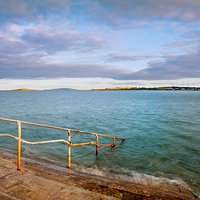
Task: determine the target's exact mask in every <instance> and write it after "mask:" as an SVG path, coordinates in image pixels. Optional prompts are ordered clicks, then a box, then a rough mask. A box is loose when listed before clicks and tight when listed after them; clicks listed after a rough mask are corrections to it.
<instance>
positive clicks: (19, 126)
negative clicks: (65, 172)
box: [0, 118, 125, 170]
mask: <svg viewBox="0 0 200 200" xmlns="http://www.w3.org/2000/svg"><path fill="white" fill-rule="evenodd" d="M0 120H2V121H7V122H12V123H16V124H17V133H18V137H16V136H14V135H12V134H9V133H4V134H0V137H11V138H13V139H15V140H17V141H18V142H17V170H20V169H21V166H20V163H21V143H26V144H32V145H34V144H48V143H57V142H62V143H65V144H67V145H68V165H67V167H68V168H70V167H71V147H77V146H84V145H94V146H95V147H96V155H98V149H99V148H104V147H115V146H116V140H121V141H122V142H123V141H124V140H125V139H124V138H120V137H116V136H111V135H106V134H101V133H94V132H86V131H81V130H75V129H70V128H64V127H59V126H52V125H46V124H38V123H33V122H25V121H20V120H14V119H8V118H0ZM22 124H26V125H31V126H38V127H44V128H50V129H56V130H62V131H67V133H68V138H67V140H64V139H57V140H48V141H38V142H30V141H27V140H24V139H22V136H21V133H22ZM77 133H80V134H90V135H94V136H95V141H94V142H82V143H77V144H73V143H72V142H71V136H75V135H76V134H77ZM99 137H105V138H110V139H112V143H111V144H102V145H99Z"/></svg>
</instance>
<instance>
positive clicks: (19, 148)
mask: <svg viewBox="0 0 200 200" xmlns="http://www.w3.org/2000/svg"><path fill="white" fill-rule="evenodd" d="M17 128H18V130H17V133H18V143H17V170H18V171H20V170H21V169H20V161H21V122H20V121H18V122H17Z"/></svg>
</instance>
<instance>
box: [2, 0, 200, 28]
mask: <svg viewBox="0 0 200 200" xmlns="http://www.w3.org/2000/svg"><path fill="white" fill-rule="evenodd" d="M0 5H1V6H0V13H1V16H2V17H3V19H4V20H6V19H7V20H11V21H18V20H19V21H21V20H23V21H29V20H35V19H38V18H41V17H46V16H48V15H57V14H59V15H64V16H65V17H66V18H67V17H69V15H70V11H71V10H74V12H76V17H82V16H87V19H90V20H94V21H96V20H97V21H99V22H100V23H104V24H107V25H112V26H116V27H117V26H121V27H122V26H126V25H127V23H128V24H130V23H134V24H138V25H140V24H143V23H144V21H145V20H152V21H154V20H181V21H187V22H193V21H199V19H200V12H199V10H200V2H199V1H198V0H190V1H188V0H166V1H160V0H142V1H138V0H137V1H132V0H123V1H120V0H117V1H116V0H105V1H86V0H81V1H73V0H59V1H57V0H42V1H37V0H6V1H5V0H0ZM77 8H79V10H78V12H77V10H76V9H77Z"/></svg>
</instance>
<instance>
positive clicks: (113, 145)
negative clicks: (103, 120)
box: [112, 137, 116, 147]
mask: <svg viewBox="0 0 200 200" xmlns="http://www.w3.org/2000/svg"><path fill="white" fill-rule="evenodd" d="M115 146H116V144H115V137H113V144H112V147H115Z"/></svg>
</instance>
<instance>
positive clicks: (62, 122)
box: [0, 90, 200, 194]
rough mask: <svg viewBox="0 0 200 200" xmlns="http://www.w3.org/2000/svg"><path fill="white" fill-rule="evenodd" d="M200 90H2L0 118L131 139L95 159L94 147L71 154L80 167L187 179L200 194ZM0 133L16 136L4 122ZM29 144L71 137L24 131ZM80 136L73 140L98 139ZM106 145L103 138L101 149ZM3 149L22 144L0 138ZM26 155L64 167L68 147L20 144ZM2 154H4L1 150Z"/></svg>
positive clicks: (48, 131) (32, 129) (30, 129)
mask: <svg viewBox="0 0 200 200" xmlns="http://www.w3.org/2000/svg"><path fill="white" fill-rule="evenodd" d="M199 105H200V92H191V91H73V90H52V91H35V92H10V91H9V92H8V91H4V92H3V91H1V92H0V116H1V117H6V118H13V119H20V120H24V121H31V122H38V123H45V124H51V125H58V126H64V127H70V128H75V129H81V130H85V131H95V132H99V133H106V134H109V135H116V136H119V137H124V138H126V141H125V142H124V143H123V144H121V145H118V147H117V148H115V149H110V148H105V149H101V150H100V151H99V156H98V157H96V156H95V147H94V146H89V147H88V146H87V147H76V148H73V149H72V164H73V167H74V168H79V169H81V168H82V167H83V168H86V169H87V168H93V169H95V170H99V171H104V170H107V171H111V172H113V173H120V174H126V175H129V176H134V174H136V172H137V173H139V174H148V175H153V176H156V177H166V178H170V179H178V180H183V181H184V182H186V183H187V184H189V185H190V187H191V188H192V189H193V190H194V191H195V192H196V193H198V194H200V147H199V144H200V117H199V115H200V106H199ZM0 133H12V134H14V135H16V125H15V124H10V123H8V122H2V121H0ZM22 135H23V138H24V139H27V140H29V141H38V140H39V141H41V140H47V139H58V138H64V139H65V138H67V134H66V133H65V132H64V131H56V130H51V129H43V128H35V127H32V126H27V125H26V126H25V125H24V126H23V127H22ZM94 140H95V138H94V137H93V136H88V135H86V136H83V135H80V134H78V135H76V136H75V137H74V138H73V140H72V142H78V141H94ZM102 142H106V141H103V139H100V143H102ZM0 147H1V148H7V149H11V150H15V149H16V141H14V140H13V139H9V138H0ZM22 147H23V149H22V154H23V155H28V156H29V157H32V158H38V157H39V158H40V159H44V160H47V161H50V162H52V163H55V164H56V165H59V166H66V163H67V146H66V145H65V144H49V145H43V146H41V145H39V146H38V145H37V146H31V145H25V144H23V145H22ZM1 150H2V149H1Z"/></svg>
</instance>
